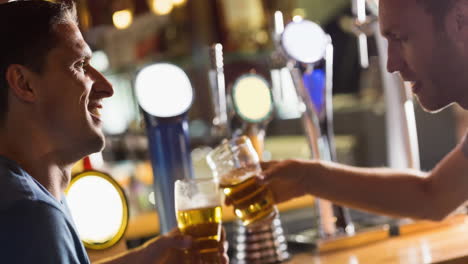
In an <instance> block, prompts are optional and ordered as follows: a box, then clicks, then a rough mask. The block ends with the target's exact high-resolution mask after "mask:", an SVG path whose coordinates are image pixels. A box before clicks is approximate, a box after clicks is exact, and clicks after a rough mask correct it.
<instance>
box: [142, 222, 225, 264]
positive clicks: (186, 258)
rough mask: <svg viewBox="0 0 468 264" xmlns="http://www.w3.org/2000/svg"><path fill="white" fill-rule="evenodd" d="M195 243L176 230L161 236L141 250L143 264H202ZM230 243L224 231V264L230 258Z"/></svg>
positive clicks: (222, 260)
mask: <svg viewBox="0 0 468 264" xmlns="http://www.w3.org/2000/svg"><path fill="white" fill-rule="evenodd" d="M195 243H196V242H195V241H194V240H193V239H192V238H191V237H190V236H184V235H182V234H181V232H180V231H179V230H178V229H174V230H172V231H171V232H169V233H168V234H165V235H162V236H159V237H157V238H155V239H153V240H150V241H148V242H146V243H145V244H144V245H143V248H142V249H141V252H142V253H143V256H144V257H143V258H142V259H143V261H142V262H141V263H151V264H172V263H181V264H184V263H187V264H199V263H202V262H201V260H200V255H199V254H198V253H197V251H196V250H194V247H195ZM227 250H228V243H227V241H226V234H225V231H224V229H223V231H222V235H221V242H220V245H219V255H220V258H221V263H222V264H228V263H229V258H228V255H227Z"/></svg>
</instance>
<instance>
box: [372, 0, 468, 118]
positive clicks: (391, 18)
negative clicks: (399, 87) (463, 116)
mask: <svg viewBox="0 0 468 264" xmlns="http://www.w3.org/2000/svg"><path fill="white" fill-rule="evenodd" d="M380 4H381V6H380V12H381V24H382V28H383V29H385V30H387V31H396V32H402V34H403V35H405V34H406V35H407V41H405V42H404V43H402V44H401V49H400V50H399V51H400V52H399V54H389V56H401V58H402V61H404V63H402V65H400V68H399V69H397V70H398V71H400V72H401V73H402V75H403V76H411V77H409V78H412V79H410V80H408V79H407V80H408V81H415V80H414V79H416V81H417V82H418V85H419V87H418V88H419V89H418V91H417V94H416V96H417V97H418V99H419V102H420V104H421V106H422V107H423V108H425V109H426V110H427V111H429V112H432V111H437V110H440V109H442V108H444V107H446V106H448V105H450V104H451V103H452V102H457V100H458V99H459V98H460V91H461V90H463V86H464V83H465V81H464V79H465V77H464V76H465V75H466V74H464V73H463V70H464V65H465V63H464V61H463V60H462V59H461V56H460V54H459V52H458V51H457V48H456V46H455V45H454V42H453V39H452V38H450V37H449V36H448V35H447V34H446V30H444V28H443V25H444V21H442V24H437V23H435V21H436V18H435V17H434V14H430V13H428V9H427V8H426V7H425V6H423V5H422V4H421V2H420V1H418V0H381V1H380ZM438 19H439V20H440V19H442V18H438ZM390 41H391V39H389V43H390Z"/></svg>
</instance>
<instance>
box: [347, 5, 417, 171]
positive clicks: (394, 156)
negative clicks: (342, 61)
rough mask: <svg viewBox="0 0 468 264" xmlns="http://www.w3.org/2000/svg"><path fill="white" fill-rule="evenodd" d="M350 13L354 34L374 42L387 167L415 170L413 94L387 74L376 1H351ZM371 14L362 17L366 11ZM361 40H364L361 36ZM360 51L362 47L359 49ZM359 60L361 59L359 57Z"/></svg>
mask: <svg viewBox="0 0 468 264" xmlns="http://www.w3.org/2000/svg"><path fill="white" fill-rule="evenodd" d="M352 1H353V2H352V3H353V13H354V14H355V15H356V16H357V19H356V23H355V24H356V26H357V27H356V28H355V30H354V32H355V33H356V34H357V35H358V36H359V39H361V35H362V34H364V35H366V39H367V36H370V35H372V36H373V38H374V39H375V42H376V47H377V52H378V59H379V67H380V73H381V75H382V85H383V88H384V92H385V105H386V111H385V115H386V118H385V119H386V127H387V128H386V131H387V133H386V134H387V136H386V140H387V156H388V163H389V164H388V165H389V167H391V168H398V169H405V168H412V169H419V168H420V161H419V146H418V137H417V129H416V118H415V113H414V103H413V95H412V94H411V92H410V91H411V89H410V88H409V87H405V86H407V84H405V83H404V82H403V80H402V78H401V76H400V75H399V74H397V73H389V72H387V60H388V57H387V54H388V43H387V41H386V40H385V38H384V37H383V36H382V34H381V32H380V28H379V25H378V23H377V21H378V3H379V1H378V0H367V1H365V0H352ZM367 9H368V10H370V11H371V15H366V10H367ZM362 38H364V37H362ZM359 50H360V54H361V50H363V46H360V49H359ZM361 57H362V56H361Z"/></svg>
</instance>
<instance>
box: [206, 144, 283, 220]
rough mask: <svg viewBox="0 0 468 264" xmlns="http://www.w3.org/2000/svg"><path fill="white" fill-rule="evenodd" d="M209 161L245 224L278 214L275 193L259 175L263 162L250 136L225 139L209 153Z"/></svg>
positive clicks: (237, 214) (268, 218)
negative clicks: (274, 198)
mask: <svg viewBox="0 0 468 264" xmlns="http://www.w3.org/2000/svg"><path fill="white" fill-rule="evenodd" d="M207 162H208V165H209V166H210V168H211V169H212V171H213V174H214V176H215V178H216V179H217V180H218V181H219V185H220V187H221V188H222V189H223V192H224V194H225V195H226V198H227V199H229V201H230V202H231V203H232V205H233V206H234V212H235V214H236V216H237V217H238V218H239V219H240V220H241V221H242V224H243V225H245V226H249V225H254V224H259V223H261V224H264V223H269V222H271V221H272V220H273V219H274V218H275V217H276V215H277V214H278V210H277V208H276V206H275V203H274V200H273V195H272V193H271V191H270V190H269V189H268V188H266V186H264V185H263V184H262V183H261V181H260V179H259V178H258V176H259V175H260V173H261V167H260V162H259V158H258V155H257V152H256V151H255V149H254V148H253V146H252V143H251V142H250V140H249V138H248V137H246V136H242V137H238V138H234V139H232V140H230V141H227V140H226V141H224V142H223V143H222V144H221V145H220V146H218V147H216V148H215V149H214V150H213V151H211V152H210V153H209V154H208V156H207Z"/></svg>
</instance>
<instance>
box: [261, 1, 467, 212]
mask: <svg viewBox="0 0 468 264" xmlns="http://www.w3.org/2000/svg"><path fill="white" fill-rule="evenodd" d="M379 2H380V6H379V9H380V10H379V13H380V14H379V17H380V26H381V30H382V32H383V34H384V36H385V37H386V38H387V39H388V44H389V49H388V57H389V58H388V65H387V68H388V71H390V72H400V73H401V75H402V77H403V79H405V80H406V81H409V82H411V83H412V89H413V92H414V94H415V95H416V96H417V97H418V99H419V102H420V104H421V106H422V107H423V108H424V109H426V110H427V111H429V112H436V111H439V110H441V109H443V108H445V107H446V106H448V105H450V104H453V103H457V104H459V105H460V106H461V107H463V108H464V109H465V110H466V109H468V73H467V72H468V1H467V0H380V1H379ZM263 167H264V169H265V171H264V174H265V181H266V183H267V184H268V185H269V186H270V188H271V189H272V190H273V192H274V194H275V197H276V200H277V202H283V201H286V200H288V199H291V198H293V197H297V196H301V195H307V194H312V195H316V196H319V197H323V198H325V199H328V200H331V201H334V202H336V203H339V204H343V205H346V206H350V207H355V208H359V209H362V210H367V211H371V212H376V213H382V214H387V215H391V216H401V217H412V218H419V219H431V220H441V219H443V218H444V217H446V216H447V215H448V214H450V213H451V212H452V211H453V210H455V209H456V208H457V207H459V206H460V205H462V204H463V203H464V202H465V201H466V200H468V139H467V138H466V137H465V139H464V140H463V142H462V143H460V144H459V145H458V146H456V147H455V149H454V150H453V151H452V152H451V153H449V154H448V155H447V156H446V157H445V158H444V159H443V160H442V161H441V162H440V163H439V164H437V166H436V167H435V168H434V169H433V170H432V171H430V172H427V173H426V172H420V171H412V170H392V169H385V168H374V169H371V168H356V167H351V166H345V165H340V164H336V163H329V162H322V161H300V160H288V161H283V162H277V161H273V162H269V163H265V164H263ZM284 190H288V192H285V191H284Z"/></svg>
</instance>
